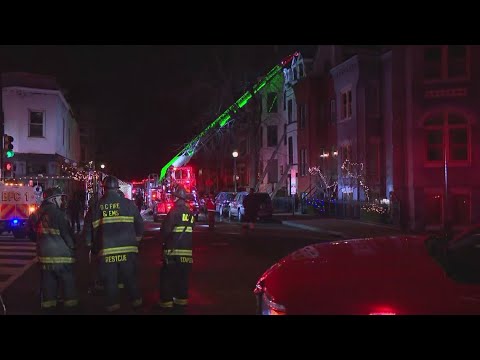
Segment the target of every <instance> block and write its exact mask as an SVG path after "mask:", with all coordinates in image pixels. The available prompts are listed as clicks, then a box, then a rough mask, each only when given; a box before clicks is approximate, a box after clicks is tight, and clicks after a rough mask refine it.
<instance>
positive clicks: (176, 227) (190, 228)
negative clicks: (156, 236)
mask: <svg viewBox="0 0 480 360" xmlns="http://www.w3.org/2000/svg"><path fill="white" fill-rule="evenodd" d="M183 229H185V232H187V233H191V232H192V231H193V229H192V227H191V226H175V227H174V228H173V230H172V232H180V233H181V232H183Z"/></svg>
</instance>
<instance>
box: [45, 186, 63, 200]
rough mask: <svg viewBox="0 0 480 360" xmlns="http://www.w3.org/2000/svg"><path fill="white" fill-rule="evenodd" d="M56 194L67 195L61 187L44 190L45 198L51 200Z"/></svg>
mask: <svg viewBox="0 0 480 360" xmlns="http://www.w3.org/2000/svg"><path fill="white" fill-rule="evenodd" d="M56 196H65V193H64V192H63V191H62V190H61V189H60V188H59V187H53V188H49V189H47V190H45V191H44V192H43V200H49V199H51V198H54V197H56Z"/></svg>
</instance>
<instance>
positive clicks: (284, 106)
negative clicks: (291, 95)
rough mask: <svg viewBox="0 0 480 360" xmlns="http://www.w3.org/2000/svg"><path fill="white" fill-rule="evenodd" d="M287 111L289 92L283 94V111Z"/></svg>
mask: <svg viewBox="0 0 480 360" xmlns="http://www.w3.org/2000/svg"><path fill="white" fill-rule="evenodd" d="M285 110H287V91H286V90H285V91H284V92H283V111H285Z"/></svg>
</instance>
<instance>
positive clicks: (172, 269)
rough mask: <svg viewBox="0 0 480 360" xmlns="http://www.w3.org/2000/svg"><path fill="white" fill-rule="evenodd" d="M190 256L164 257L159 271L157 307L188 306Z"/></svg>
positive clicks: (191, 261)
mask: <svg viewBox="0 0 480 360" xmlns="http://www.w3.org/2000/svg"><path fill="white" fill-rule="evenodd" d="M192 263H193V260H192V257H191V256H164V262H163V266H162V269H161V270H160V301H159V303H158V305H159V306H161V307H164V308H171V307H173V304H175V305H181V306H186V305H188V282H189V277H190V272H191V270H192Z"/></svg>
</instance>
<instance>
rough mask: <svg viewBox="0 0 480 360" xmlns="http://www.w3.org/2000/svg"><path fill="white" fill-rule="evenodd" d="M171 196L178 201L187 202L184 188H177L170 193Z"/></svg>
mask: <svg viewBox="0 0 480 360" xmlns="http://www.w3.org/2000/svg"><path fill="white" fill-rule="evenodd" d="M172 195H173V196H175V197H177V198H179V199H182V200H187V192H186V191H185V188H184V187H183V186H181V185H179V186H178V187H177V189H176V190H175V191H174V192H173V193H172Z"/></svg>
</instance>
